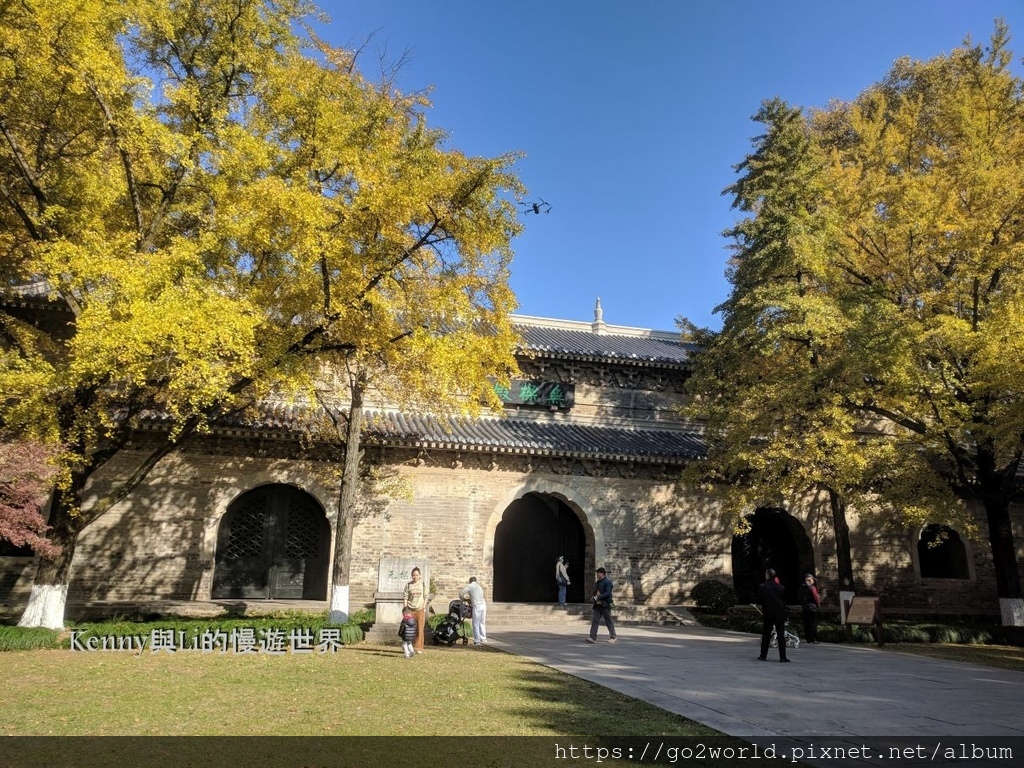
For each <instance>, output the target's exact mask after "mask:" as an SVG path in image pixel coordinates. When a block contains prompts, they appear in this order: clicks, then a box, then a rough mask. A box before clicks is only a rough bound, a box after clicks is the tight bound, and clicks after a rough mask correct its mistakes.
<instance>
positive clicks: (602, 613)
mask: <svg viewBox="0 0 1024 768" xmlns="http://www.w3.org/2000/svg"><path fill="white" fill-rule="evenodd" d="M602 619H603V620H604V623H605V626H606V627H608V634H609V635H610V637H609V638H608V642H609V643H614V642H615V641H616V640H618V637H617V636H616V635H615V625H614V624H612V580H611V579H609V578H608V574H607V573H606V572H605V570H604V568H598V569H597V583H595V584H594V618H593V619H592V620H591V622H590V637H588V638H587V642H588V643H596V642H597V628H598V627H599V626H601V620H602Z"/></svg>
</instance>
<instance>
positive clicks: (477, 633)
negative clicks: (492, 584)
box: [459, 576, 487, 645]
mask: <svg viewBox="0 0 1024 768" xmlns="http://www.w3.org/2000/svg"><path fill="white" fill-rule="evenodd" d="M459 599H460V600H468V601H469V604H470V605H471V606H473V645H487V603H486V601H485V600H484V589H483V587H481V586H480V584H479V583H477V580H476V576H470V577H469V584H467V585H466V586H464V587H463V588H462V589H460V590H459Z"/></svg>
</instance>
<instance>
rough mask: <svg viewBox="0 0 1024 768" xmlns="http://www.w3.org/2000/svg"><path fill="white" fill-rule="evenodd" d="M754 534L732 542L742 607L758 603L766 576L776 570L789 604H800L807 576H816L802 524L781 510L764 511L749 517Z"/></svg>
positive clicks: (766, 509) (735, 583)
mask: <svg viewBox="0 0 1024 768" xmlns="http://www.w3.org/2000/svg"><path fill="white" fill-rule="evenodd" d="M747 522H748V523H749V524H750V530H749V531H747V532H746V533H745V534H743V535H740V536H733V538H732V581H733V587H735V589H736V595H737V597H738V598H739V601H740V603H741V604H743V603H756V602H757V588H758V585H760V584H761V582H762V581H764V572H765V570H766V569H768V568H774V569H775V572H776V574H778V577H779V581H781V582H782V584H783V586H784V587H785V588H786V601H787V602H788V603H791V604H796V603H798V602H799V589H800V583H801V580H802V577H803V575H804V574H805V573H813V572H814V550H813V548H812V547H811V541H810V539H808V538H807V533H806V532H805V531H804V529H803V526H802V525H800V521H799V520H797V519H796V518H794V517H793V516H792V515H789V514H787V513H786V512H784V511H783V510H781V509H771V508H767V507H762V508H760V509H758V510H756V511H755V512H754V514H752V515H747Z"/></svg>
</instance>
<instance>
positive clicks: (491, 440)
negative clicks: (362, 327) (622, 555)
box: [367, 411, 704, 461]
mask: <svg viewBox="0 0 1024 768" xmlns="http://www.w3.org/2000/svg"><path fill="white" fill-rule="evenodd" d="M367 439H368V441H370V442H380V443H384V444H392V445H405V446H416V447H427V448H436V449H447V450H458V449H465V450H481V451H494V452H496V453H519V454H533V455H557V456H579V457H588V458H605V459H618V460H625V459H634V460H635V459H646V460H660V461H685V460H687V459H693V458H697V457H699V456H702V455H703V454H704V443H703V441H702V440H701V438H700V436H699V435H696V434H694V433H692V432H684V431H681V430H669V429H638V428H631V427H604V426H595V425H583V424H573V423H570V422H562V421H533V420H525V419H515V418H505V419H500V418H494V417H487V416H481V417H478V418H476V419H469V418H436V417H431V416H422V415H415V414H405V413H398V412H394V411H371V412H369V413H368V414H367Z"/></svg>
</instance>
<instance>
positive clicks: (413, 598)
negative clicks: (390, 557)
mask: <svg viewBox="0 0 1024 768" xmlns="http://www.w3.org/2000/svg"><path fill="white" fill-rule="evenodd" d="M410 576H411V577H412V581H410V582H409V583H408V584H406V585H405V605H404V607H405V608H408V609H410V610H411V611H412V615H413V617H414V618H415V619H416V639H415V640H414V641H413V644H412V647H413V650H414V651H415V652H416V653H423V627H424V625H425V624H426V623H427V587H426V585H425V584H424V583H423V575H422V574H421V573H420V569H419V568H413V569H412V573H411V574H410Z"/></svg>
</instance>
